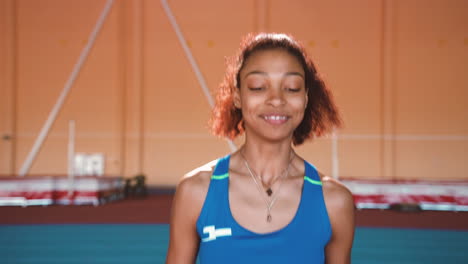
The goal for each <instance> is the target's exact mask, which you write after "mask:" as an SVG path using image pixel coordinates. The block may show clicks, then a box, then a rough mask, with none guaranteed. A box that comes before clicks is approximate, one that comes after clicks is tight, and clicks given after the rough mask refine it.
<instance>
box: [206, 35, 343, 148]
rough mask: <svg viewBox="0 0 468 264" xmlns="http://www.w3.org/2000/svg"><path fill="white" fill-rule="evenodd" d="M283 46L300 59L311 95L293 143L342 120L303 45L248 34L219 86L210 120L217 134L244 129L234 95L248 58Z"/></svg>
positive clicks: (230, 135)
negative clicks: (259, 52) (256, 53)
mask: <svg viewBox="0 0 468 264" xmlns="http://www.w3.org/2000/svg"><path fill="white" fill-rule="evenodd" d="M270 49H282V50H285V51H287V52H288V53H289V54H291V55H292V56H294V57H296V58H297V60H298V61H299V62H300V64H301V66H302V68H303V69H304V73H305V87H306V90H307V95H308V98H309V100H308V102H307V107H306V109H305V112H304V118H303V120H302V122H301V123H300V124H299V126H298V127H297V128H296V130H295V131H294V134H293V144H294V145H296V146H297V145H300V144H302V143H303V142H304V141H305V140H306V139H312V138H314V137H316V136H321V135H324V134H326V133H328V132H331V130H332V129H333V128H334V127H340V126H341V124H342V122H341V118H340V116H339V113H338V110H337V108H336V105H335V103H334V101H333V97H332V94H331V92H330V91H329V89H328V88H327V87H326V86H325V83H324V82H323V80H322V79H321V78H320V76H319V74H318V73H317V70H316V68H315V66H314V64H313V62H312V60H311V59H310V58H309V57H308V55H307V53H306V52H305V49H304V48H303V46H302V45H301V44H300V43H299V42H298V41H297V40H295V39H294V38H293V37H292V36H290V35H286V34H275V33H271V34H267V33H260V34H258V35H254V34H248V35H247V36H246V37H244V39H243V40H242V42H241V45H240V49H239V51H238V52H237V54H236V55H235V56H233V57H231V58H228V60H227V67H226V73H225V75H224V79H223V81H222V82H221V84H220V85H219V89H218V93H217V96H216V105H215V107H214V108H213V110H212V115H211V119H210V126H211V131H212V133H213V134H214V135H216V136H220V137H226V138H229V139H234V138H235V137H237V136H239V135H241V134H242V133H243V132H244V128H243V122H242V111H241V110H240V109H238V108H236V107H235V106H234V94H235V92H236V89H239V88H240V77H239V73H240V71H241V70H242V68H243V66H244V63H245V62H246V61H247V59H248V58H249V57H250V56H251V55H252V54H254V53H255V52H257V51H262V50H270Z"/></svg>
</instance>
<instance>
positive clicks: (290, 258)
mask: <svg viewBox="0 0 468 264" xmlns="http://www.w3.org/2000/svg"><path fill="white" fill-rule="evenodd" d="M229 159H230V155H228V156H226V157H224V158H221V159H219V160H218V163H217V165H216V167H215V170H214V172H213V175H212V176H211V181H210V186H209V188H208V193H207V196H206V199H205V202H204V204H203V208H202V210H201V213H200V216H199V218H198V220H197V232H198V235H199V236H200V248H199V252H198V257H199V261H200V264H212V263H217V264H218V263H223V264H230V263H233V264H239V263H240V264H249V263H255V264H258V263H268V264H275V263H281V264H284V263H294V264H301V263H304V264H305V263H307V264H313V263H324V262H325V252H324V251H325V246H326V245H327V243H328V241H329V240H330V237H331V225H330V221H329V218H328V214H327V210H326V207H325V202H324V199H323V193H322V183H321V181H320V177H319V175H318V173H317V170H316V169H315V168H314V166H313V165H311V164H310V163H308V162H306V161H304V164H305V176H304V184H303V189H302V194H301V201H300V203H299V207H298V209H297V212H296V215H295V216H294V218H293V219H292V221H291V222H290V223H289V224H288V225H287V226H285V227H283V228H282V229H280V230H278V231H274V232H271V233H265V234H258V233H255V232H252V231H250V230H248V229H246V228H244V227H242V226H241V225H240V224H239V223H237V221H236V220H235V219H234V218H233V216H232V213H231V210H230V207H229V196H228V186H229Z"/></svg>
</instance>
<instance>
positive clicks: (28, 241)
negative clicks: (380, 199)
mask: <svg viewBox="0 0 468 264" xmlns="http://www.w3.org/2000/svg"><path fill="white" fill-rule="evenodd" d="M168 236H169V227H168V225H133V224H128V225H114V224H106V225H3V226H0V263H2V264H4V263H5V264H10V263H11V264H26V263H35V264H36V263H37V264H54V263H61V264H68V263H70V264H71V263H76V264H78V263H79V264H86V263H113V264H120V263H132V264H133V263H135V264H145V263H148V264H149V263H152V264H154V263H164V259H165V255H166V250H167V243H168ZM352 263H357V264H370V263H381V264H387V263H395V264H396V263H398V264H406V263H412V264H413V263H425V264H426V263H429V264H431V263H443V264H452V263H455V264H458V263H460V264H462V263H468V232H466V231H464V232H462V231H458V232H457V231H445V230H444V231H443V230H416V229H390V228H388V229H386V228H357V229H356V236H355V242H354V247H353V255H352Z"/></svg>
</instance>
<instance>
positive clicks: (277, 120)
mask: <svg viewBox="0 0 468 264" xmlns="http://www.w3.org/2000/svg"><path fill="white" fill-rule="evenodd" d="M262 118H263V119H264V120H265V121H266V122H268V123H270V124H272V125H281V124H284V123H286V121H288V119H289V116H287V115H277V114H273V115H262Z"/></svg>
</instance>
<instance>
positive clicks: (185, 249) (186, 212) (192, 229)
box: [166, 172, 210, 264]
mask: <svg viewBox="0 0 468 264" xmlns="http://www.w3.org/2000/svg"><path fill="white" fill-rule="evenodd" d="M209 177H210V174H208V173H205V172H200V173H198V174H196V175H193V176H190V177H185V178H184V179H183V180H182V181H181V182H180V183H179V185H178V186H177V189H176V194H175V196H174V201H173V204H172V210H171V220H170V237H169V249H168V252H167V259H166V264H181V263H183V264H185V263H195V261H196V257H197V252H198V246H199V243H200V238H199V236H198V234H197V231H196V222H197V219H198V216H199V215H200V211H201V208H202V206H203V203H204V200H205V197H206V193H207V190H208V185H209Z"/></svg>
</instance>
